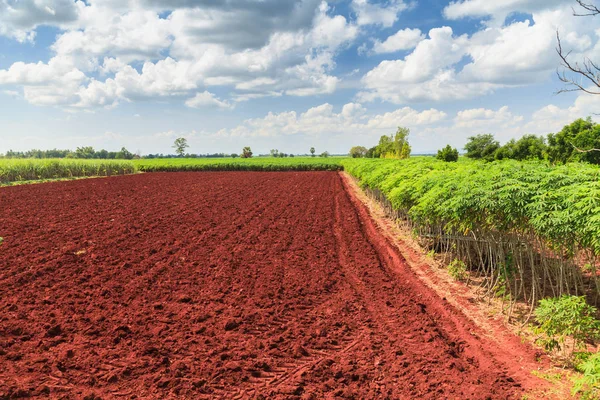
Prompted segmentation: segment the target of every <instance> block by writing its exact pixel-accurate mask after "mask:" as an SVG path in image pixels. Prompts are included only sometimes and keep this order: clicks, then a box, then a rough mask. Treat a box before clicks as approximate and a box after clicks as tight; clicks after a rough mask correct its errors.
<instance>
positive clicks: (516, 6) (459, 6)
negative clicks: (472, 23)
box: [444, 0, 573, 24]
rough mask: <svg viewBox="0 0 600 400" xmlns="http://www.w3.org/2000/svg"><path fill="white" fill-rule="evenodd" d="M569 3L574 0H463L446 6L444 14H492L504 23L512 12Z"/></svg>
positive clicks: (534, 10)
mask: <svg viewBox="0 0 600 400" xmlns="http://www.w3.org/2000/svg"><path fill="white" fill-rule="evenodd" d="M567 3H569V4H570V5H571V4H572V3H573V2H571V1H569V0H567V1H565V0H502V1H489V0H462V1H455V2H451V3H450V4H449V5H448V6H447V7H446V8H444V16H445V17H446V18H449V19H460V18H465V17H473V18H482V17H488V16H491V17H493V20H494V22H495V23H496V24H502V23H504V20H505V19H506V17H507V16H508V15H509V14H511V13H512V12H524V13H533V12H537V11H542V10H546V9H550V8H553V7H557V6H560V5H564V4H567Z"/></svg>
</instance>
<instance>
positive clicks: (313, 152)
mask: <svg viewBox="0 0 600 400" xmlns="http://www.w3.org/2000/svg"><path fill="white" fill-rule="evenodd" d="M310 154H311V156H312V157H314V156H315V148H314V147H311V148H310Z"/></svg>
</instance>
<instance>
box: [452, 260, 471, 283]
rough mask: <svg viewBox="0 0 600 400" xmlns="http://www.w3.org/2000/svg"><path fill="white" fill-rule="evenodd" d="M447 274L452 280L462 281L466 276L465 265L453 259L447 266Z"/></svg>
mask: <svg viewBox="0 0 600 400" xmlns="http://www.w3.org/2000/svg"><path fill="white" fill-rule="evenodd" d="M448 273H449V274H450V276H451V277H453V278H454V279H456V280H458V281H464V280H466V279H467V276H468V275H467V265H466V264H465V263H464V262H463V261H461V260H457V259H454V260H452V262H451V263H450V265H448Z"/></svg>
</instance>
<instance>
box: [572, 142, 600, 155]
mask: <svg viewBox="0 0 600 400" xmlns="http://www.w3.org/2000/svg"><path fill="white" fill-rule="evenodd" d="M570 143H571V146H573V148H574V149H575V150H577V151H578V152H579V153H591V152H592V151H600V149H589V150H583V149H580V148H579V147H577V146H575V145H574V144H573V142H570Z"/></svg>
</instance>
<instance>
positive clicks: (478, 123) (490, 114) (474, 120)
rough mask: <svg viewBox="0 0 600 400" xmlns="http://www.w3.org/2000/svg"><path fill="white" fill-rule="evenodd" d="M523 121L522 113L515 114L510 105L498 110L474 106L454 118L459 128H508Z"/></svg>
mask: <svg viewBox="0 0 600 400" xmlns="http://www.w3.org/2000/svg"><path fill="white" fill-rule="evenodd" d="M522 121H523V117H522V116H520V115H513V114H512V112H511V111H510V110H509V108H508V106H504V107H501V108H500V109H498V110H497V111H494V110H489V109H485V108H473V109H468V110H463V111H459V112H458V113H457V115H456V118H455V119H454V122H455V127H457V128H478V129H481V128H490V129H498V128H506V127H508V126H514V125H516V124H519V123H521V122H522Z"/></svg>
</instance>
